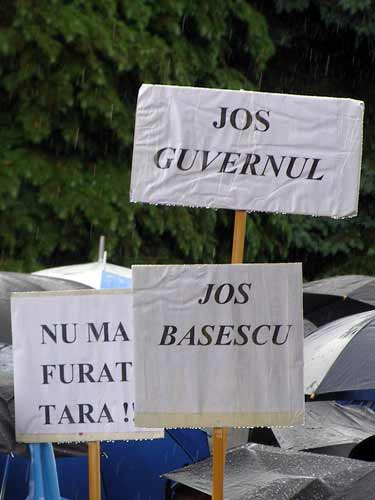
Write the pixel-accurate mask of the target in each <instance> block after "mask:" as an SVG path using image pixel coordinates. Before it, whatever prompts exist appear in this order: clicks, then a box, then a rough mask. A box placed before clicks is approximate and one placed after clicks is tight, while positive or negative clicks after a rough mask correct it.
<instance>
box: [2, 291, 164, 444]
mask: <svg viewBox="0 0 375 500" xmlns="http://www.w3.org/2000/svg"><path fill="white" fill-rule="evenodd" d="M132 298H133V297H132V293H131V292H130V291H125V290H110V291H109V290H105V291H103V290H100V291H97V290H79V291H67V292H44V293H43V292H39V293H37V292H31V293H17V294H12V298H11V309H12V335H13V357H14V385H15V388H14V389H15V413H16V436H17V440H18V441H20V442H31V443H33V442H34V443H35V442H49V441H95V440H102V439H111V440H112V439H148V438H154V437H162V436H163V431H162V430H161V429H152V430H151V429H140V428H136V427H135V426H134V343H133V319H132V307H133V305H132Z"/></svg>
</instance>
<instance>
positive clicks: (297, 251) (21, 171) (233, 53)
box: [0, 0, 375, 279]
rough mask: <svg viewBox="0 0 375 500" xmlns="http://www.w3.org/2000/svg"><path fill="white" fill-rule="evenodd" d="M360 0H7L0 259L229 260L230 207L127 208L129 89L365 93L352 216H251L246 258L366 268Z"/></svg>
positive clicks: (365, 18) (369, 222)
mask: <svg viewBox="0 0 375 500" xmlns="http://www.w3.org/2000/svg"><path fill="white" fill-rule="evenodd" d="M374 57H375V9H374V6H373V2H372V1H370V0H323V1H315V0H311V1H309V0H289V1H288V0H274V1H272V0H259V1H250V2H249V1H245V0H206V1H205V2H201V1H198V0H122V1H121V0H18V1H17V2H16V1H14V0H13V1H12V0H3V1H2V2H1V4H0V60H1V64H0V241H1V247H0V248H1V254H0V266H1V269H2V270H13V271H32V270H36V269H38V268H42V267H47V266H54V265H63V264H72V263H78V262H86V261H88V260H92V259H95V257H96V252H97V242H98V238H99V235H100V234H105V235H106V237H107V249H108V252H109V260H110V261H111V262H114V263H117V264H120V265H127V266H129V265H131V264H132V263H176V262H177V263H181V262H184V263H195V262H228V261H229V259H230V250H231V234H232V224H233V214H232V213H231V212H230V211H224V210H218V211H214V210H203V209H202V210H200V209H184V208H178V207H174V208H170V207H162V206H157V207H154V206H147V205H138V204H137V205H134V204H130V203H129V195H128V190H129V180H130V171H131V154H132V138H133V126H134V113H135V106H136V97H137V92H138V88H139V86H140V84H141V83H142V82H148V83H165V84H179V85H195V86H207V87H221V88H231V89H240V88H244V89H253V90H257V89H258V90H259V89H260V90H263V91H277V92H288V93H304V94H310V95H311V94H313V95H327V96H337V97H341V96H343V97H353V98H358V99H361V100H364V101H365V105H366V111H365V120H366V122H365V137H364V158H363V169H362V181H361V196H360V205H359V216H358V217H357V218H354V219H348V220H337V221H336V220H331V219H326V218H313V217H302V216H284V215H266V214H251V215H249V217H248V225H247V236H248V238H247V246H246V260H248V261H251V262H253V261H255V262H275V261H302V262H303V263H304V273H305V277H306V278H308V279H311V278H314V277H320V276H324V275H331V274H336V273H337V274H339V273H368V274H375V259H374V256H375V247H374V243H373V242H374V240H375V193H374V187H375V185H374V184H375V160H374V155H375V151H374V149H375V132H374V130H373V128H372V123H371V117H372V115H373V108H374V106H375V87H374V82H375V79H374V69H373V67H374Z"/></svg>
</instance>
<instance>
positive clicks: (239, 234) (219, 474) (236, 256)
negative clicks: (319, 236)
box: [212, 210, 246, 500]
mask: <svg viewBox="0 0 375 500" xmlns="http://www.w3.org/2000/svg"><path fill="white" fill-rule="evenodd" d="M245 235H246V212H244V211H242V210H236V213H235V218H234V230H233V246H232V264H241V263H242V262H243V252H244V247H245ZM226 447H227V429H226V428H224V427H215V428H214V430H213V435H212V500H223V499H224V467H225V451H226Z"/></svg>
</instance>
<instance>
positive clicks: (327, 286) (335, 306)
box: [303, 275, 375, 326]
mask: <svg viewBox="0 0 375 500" xmlns="http://www.w3.org/2000/svg"><path fill="white" fill-rule="evenodd" d="M373 309H375V278H374V277H372V276H359V275H347V276H335V277H333V278H326V279H322V280H318V281H312V282H310V283H305V284H304V285H303V310H304V316H305V317H306V318H307V319H309V320H310V321H312V322H313V323H314V324H315V325H317V326H321V325H324V324H326V323H329V322H330V321H334V320H335V319H338V318H342V317H343V316H350V315H351V314H356V313H360V312H365V311H371V310H373Z"/></svg>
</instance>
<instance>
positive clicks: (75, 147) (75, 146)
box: [74, 127, 79, 149]
mask: <svg viewBox="0 0 375 500" xmlns="http://www.w3.org/2000/svg"><path fill="white" fill-rule="evenodd" d="M78 139H79V127H77V130H76V136H75V138H74V149H77V145H78Z"/></svg>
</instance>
